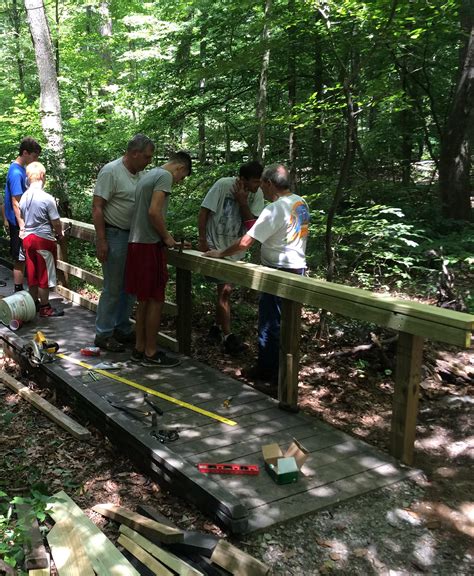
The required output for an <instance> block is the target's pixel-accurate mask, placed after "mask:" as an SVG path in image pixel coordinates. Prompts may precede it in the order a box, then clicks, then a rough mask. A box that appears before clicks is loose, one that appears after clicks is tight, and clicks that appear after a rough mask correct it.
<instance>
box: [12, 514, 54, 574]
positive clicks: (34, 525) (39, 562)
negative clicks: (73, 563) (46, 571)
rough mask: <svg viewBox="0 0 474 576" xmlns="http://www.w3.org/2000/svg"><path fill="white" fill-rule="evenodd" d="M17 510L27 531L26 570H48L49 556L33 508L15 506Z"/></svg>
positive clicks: (25, 545) (25, 546)
mask: <svg viewBox="0 0 474 576" xmlns="http://www.w3.org/2000/svg"><path fill="white" fill-rule="evenodd" d="M15 508H16V513H17V516H18V519H19V521H20V524H21V525H22V526H23V527H24V530H25V532H24V534H25V544H24V548H25V568H26V569H27V570H34V569H38V568H48V566H49V554H48V553H47V552H46V548H45V547H44V544H43V537H42V535H41V532H40V529H39V524H38V520H37V518H36V514H35V512H34V510H33V508H32V507H31V506H30V505H29V504H15Z"/></svg>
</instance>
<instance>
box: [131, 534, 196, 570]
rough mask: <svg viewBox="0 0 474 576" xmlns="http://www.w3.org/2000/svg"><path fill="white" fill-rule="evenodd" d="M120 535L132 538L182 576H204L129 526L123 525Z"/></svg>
mask: <svg viewBox="0 0 474 576" xmlns="http://www.w3.org/2000/svg"><path fill="white" fill-rule="evenodd" d="M120 534H124V535H125V536H127V537H128V538H130V540H132V541H133V542H135V544H138V546H141V547H142V548H143V549H144V550H146V551H147V552H149V553H150V554H151V555H152V556H154V557H155V558H157V559H158V560H159V561H160V562H162V563H163V564H165V566H168V568H171V570H174V571H175V572H177V573H178V574H180V575H181V576H198V575H200V574H202V572H199V571H198V570H196V569H194V568H193V567H192V566H190V565H189V564H188V563H187V562H185V561H184V560H181V558H178V557H177V556H175V555H174V554H171V553H170V552H167V551H166V550H163V548H160V547H159V546H157V545H156V544H153V542H150V541H149V540H147V539H146V538H144V537H143V536H142V535H141V534H139V533H138V532H135V530H132V529H131V528H129V527H128V526H125V524H122V525H121V526H120Z"/></svg>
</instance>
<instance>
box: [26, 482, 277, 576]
mask: <svg viewBox="0 0 474 576" xmlns="http://www.w3.org/2000/svg"><path fill="white" fill-rule="evenodd" d="M93 511H94V512H97V513H99V514H101V515H102V516H105V517H107V518H109V519H110V520H113V521H115V522H117V523H118V524H119V537H118V540H117V547H116V546H115V545H114V544H113V543H112V541H111V540H109V539H108V538H107V537H106V536H105V534H104V533H103V532H102V531H101V530H100V529H99V528H98V527H97V526H96V525H95V524H94V523H93V522H92V520H90V519H89V518H88V517H87V516H86V515H85V514H84V512H83V511H82V510H81V508H79V506H77V504H76V503H75V502H74V501H73V500H72V499H71V498H70V497H69V496H68V495H67V494H66V493H65V492H63V491H61V492H58V493H57V494H55V495H54V496H53V497H52V499H51V503H50V505H49V506H48V514H49V515H50V516H51V518H52V519H53V520H54V522H55V524H54V526H53V527H52V528H51V530H50V531H49V533H48V535H47V540H48V544H49V548H50V550H51V556H52V560H53V561H54V564H55V567H56V570H57V573H58V574H59V576H94V575H95V574H97V575H100V576H106V575H107V576H109V575H111V576H115V575H117V576H119V575H120V576H138V575H144V576H149V575H154V574H156V575H159V576H168V575H169V576H173V575H175V574H178V575H183V576H198V575H202V574H209V575H211V576H225V575H228V574H235V575H238V576H264V575H266V574H268V573H269V569H268V568H267V567H266V566H265V565H264V564H262V562H260V561H259V560H257V559H256V558H253V557H252V556H250V555H249V554H247V553H245V552H243V551H242V550H239V549H238V548H236V547H235V546H233V545H232V544H229V543H228V542H226V541H225V540H220V539H219V538H217V537H216V536H213V535H209V534H202V533H199V532H188V531H182V530H179V529H178V528H176V527H175V526H173V525H172V524H170V522H169V521H168V520H167V519H166V518H165V517H163V516H162V515H161V514H160V513H159V512H158V511H156V510H155V509H153V508H151V507H148V506H141V507H139V509H138V512H134V511H132V510H129V509H127V508H123V507H121V506H115V505H113V504H99V505H97V506H94V508H93ZM36 555H38V553H36ZM49 573H50V572H49V567H46V568H43V569H40V570H38V569H34V570H30V571H29V576H46V575H47V574H49Z"/></svg>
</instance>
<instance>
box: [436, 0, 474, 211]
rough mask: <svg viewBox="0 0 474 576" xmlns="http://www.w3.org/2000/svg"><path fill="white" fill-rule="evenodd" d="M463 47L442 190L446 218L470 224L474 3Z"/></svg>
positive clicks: (444, 145)
mask: <svg viewBox="0 0 474 576" xmlns="http://www.w3.org/2000/svg"><path fill="white" fill-rule="evenodd" d="M460 17H461V32H462V34H463V36H464V42H463V43H462V48H461V55H460V64H459V74H458V81H457V85H456V89H455V92H454V97H453V101H452V106H451V110H450V112H449V116H448V119H447V122H446V126H445V130H444V132H443V134H442V135H441V153H440V159H439V188H440V193H441V201H442V206H443V213H444V215H445V216H446V217H447V218H454V219H457V220H471V218H472V208H471V198H470V180H469V176H470V152H471V144H472V137H473V129H474V1H473V0H463V2H462V5H461V10H460Z"/></svg>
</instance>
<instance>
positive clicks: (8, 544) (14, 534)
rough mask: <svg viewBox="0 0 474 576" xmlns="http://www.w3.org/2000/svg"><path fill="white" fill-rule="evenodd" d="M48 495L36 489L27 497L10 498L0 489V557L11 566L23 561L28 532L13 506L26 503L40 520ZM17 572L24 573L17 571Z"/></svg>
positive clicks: (27, 527) (44, 515) (43, 513)
mask: <svg viewBox="0 0 474 576" xmlns="http://www.w3.org/2000/svg"><path fill="white" fill-rule="evenodd" d="M47 502H48V497H47V496H45V495H44V494H43V493H42V492H39V491H38V490H32V491H31V495H30V496H29V497H27V498H24V497H21V496H15V497H14V498H10V497H9V496H8V495H7V494H6V493H5V492H3V491H1V490H0V557H1V558H2V559H3V560H4V561H5V562H6V563H7V564H9V565H10V566H12V567H13V568H15V567H18V566H20V565H21V563H22V562H23V558H24V553H23V545H24V544H25V539H26V537H27V534H28V529H29V526H28V525H24V524H23V522H22V521H21V520H19V519H17V518H16V516H15V514H14V507H15V506H16V505H18V504H27V505H28V506H30V507H31V509H32V511H33V513H34V516H35V518H37V520H38V521H39V522H42V521H43V520H44V519H45V518H46V512H45V510H46V504H47ZM18 574H24V572H22V571H19V572H18Z"/></svg>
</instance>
